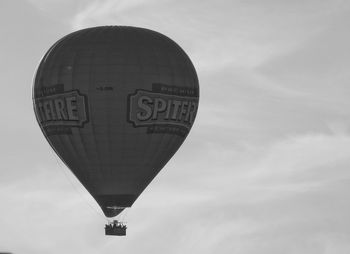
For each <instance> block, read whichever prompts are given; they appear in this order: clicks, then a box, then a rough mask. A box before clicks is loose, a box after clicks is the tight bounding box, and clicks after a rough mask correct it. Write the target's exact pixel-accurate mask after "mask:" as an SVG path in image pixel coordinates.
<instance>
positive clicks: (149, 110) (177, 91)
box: [128, 83, 198, 136]
mask: <svg viewBox="0 0 350 254" xmlns="http://www.w3.org/2000/svg"><path fill="white" fill-rule="evenodd" d="M128 105H129V110H128V120H129V122H131V123H132V124H133V126H134V127H147V133H172V134H176V135H180V136H186V135H187V133H188V132H189V130H190V129H191V127H192V124H193V122H194V119H195V117H196V113H197V108H198V90H195V89H193V88H187V87H177V86H176V87H175V86H168V85H164V84H159V83H156V84H153V85H152V91H147V90H136V92H135V93H133V94H130V95H129V97H128Z"/></svg>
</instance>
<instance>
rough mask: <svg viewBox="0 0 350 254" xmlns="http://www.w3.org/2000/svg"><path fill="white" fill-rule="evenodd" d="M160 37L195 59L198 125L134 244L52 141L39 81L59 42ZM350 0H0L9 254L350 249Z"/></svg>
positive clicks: (151, 193)
mask: <svg viewBox="0 0 350 254" xmlns="http://www.w3.org/2000/svg"><path fill="white" fill-rule="evenodd" d="M99 25H129V26H139V27H145V28H149V29H152V30H155V31H158V32H161V33H163V34H165V35H167V36H168V37H170V38H172V39H173V40H174V41H176V42H177V43H178V44H179V45H180V46H181V47H182V48H183V49H184V50H185V51H186V52H187V54H188V55H189V57H190V58H191V59H192V61H193V64H194V66H195V67H196V69H197V73H198V76H199V81H200V89H201V90H200V92H201V94H200V106H199V112H198V115H197V119H196V122H195V125H194V126H193V128H192V130H191V133H190V135H189V136H188V138H187V140H186V142H185V143H184V144H183V146H182V147H181V149H180V150H179V151H178V152H177V154H176V155H175V156H174V157H173V158H172V159H171V160H170V161H169V163H168V164H167V165H166V166H165V168H164V169H163V170H162V171H161V173H160V174H159V175H158V176H157V177H156V178H155V180H154V181H153V182H152V184H151V185H150V186H149V187H148V188H147V189H146V191H144V192H143V193H142V195H141V196H140V197H139V199H138V200H137V201H136V202H135V204H134V205H133V207H132V208H131V209H129V210H128V211H127V212H126V214H124V215H122V216H123V219H125V220H126V221H127V223H128V232H127V236H126V237H106V236H105V235H104V229H103V227H104V223H105V222H106V221H105V219H104V218H103V216H102V212H101V210H99V207H98V205H97V204H96V203H95V201H94V200H93V199H92V198H91V197H90V196H89V195H88V193H87V192H86V191H85V190H84V188H83V187H82V186H81V185H80V183H79V182H78V181H77V180H76V179H75V178H74V177H73V175H72V174H71V173H70V171H69V170H68V169H67V168H66V167H65V165H64V164H63V163H62V162H60V161H59V159H58V158H57V156H56V155H55V154H54V153H53V151H51V149H50V147H49V145H48V144H47V142H46V140H45V139H44V137H43V135H42V133H41V131H40V129H39V127H38V125H37V123H36V120H35V116H34V113H33V107H32V98H31V96H32V95H31V89H32V79H33V75H34V72H35V70H36V67H37V65H38V63H39V61H40V59H41V57H42V55H43V54H44V53H45V52H46V51H47V50H48V48H49V47H50V46H51V45H52V44H53V43H54V42H55V41H57V40H58V39H60V38H61V37H63V36H64V35H66V34H68V33H70V32H73V31H76V30H79V29H82V28H86V27H91V26H99ZM349 25H350V3H349V1H345V0H344V1H342V0H328V1H326V0H322V1H320V0H317V1H316V0H306V1H287V0H279V1H277V0H264V1H260V0H246V1H238V0H232V1H228V0H216V1H209V0H200V1H199V0H187V1H181V0H180V1H179V0H120V1H118V0H100V1H98V0H80V1H79V0H76V1H72V0H16V1H12V0H1V1H0V31H1V35H0V79H1V82H2V85H1V87H2V89H3V92H2V93H0V102H1V107H0V114H1V118H0V119H1V120H0V121H1V124H0V133H1V143H0V152H1V162H2V163H1V166H0V200H1V205H0V208H1V209H0V252H1V251H3V252H12V253H13V254H41V253H42V254H44V253H45V254H48V253H49V254H51V253H52V254H56V253H57V254H58V253H67V254H69V253H86V254H95V253H106V254H112V253H117V252H118V253H131V254H133V253H140V252H141V251H142V252H145V253H155V254H157V253H168V254H178V253H181V254H183V253H201V254H212V253H221V254H226V253H227V254H229V253H230V254H236V253H237V254H238V253H239V254H253V253H254V254H255V253H259V254H265V253H266V254H280V253H285V254H304V253H305V254H306V253H307V254H313V253H315V254H316V253H317V254H334V253H337V254H342V253H346V254H347V253H349V252H350V218H349V216H350V170H349V168H350V101H349V99H348V98H349V96H350V86H349V80H350V72H349V71H348V68H349V66H350V51H349V45H350V34H349Z"/></svg>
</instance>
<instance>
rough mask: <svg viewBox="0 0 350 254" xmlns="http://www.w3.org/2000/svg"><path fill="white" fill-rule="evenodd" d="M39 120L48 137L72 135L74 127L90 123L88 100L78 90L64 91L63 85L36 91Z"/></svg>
mask: <svg viewBox="0 0 350 254" xmlns="http://www.w3.org/2000/svg"><path fill="white" fill-rule="evenodd" d="M36 96H37V97H36V98H35V105H36V109H37V118H38V120H39V122H40V124H41V126H42V127H43V128H44V129H45V132H46V134H47V135H56V134H71V133H72V129H71V128H72V127H79V128H81V127H83V126H84V124H85V123H86V122H88V114H87V98H86V96H84V95H82V94H80V93H79V91H78V90H71V91H64V85H63V84H57V85H54V86H51V87H43V88H41V89H40V91H36Z"/></svg>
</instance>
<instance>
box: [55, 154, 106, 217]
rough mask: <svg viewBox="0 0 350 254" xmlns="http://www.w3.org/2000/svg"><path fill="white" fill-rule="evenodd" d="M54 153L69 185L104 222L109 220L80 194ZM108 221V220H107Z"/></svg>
mask: <svg viewBox="0 0 350 254" xmlns="http://www.w3.org/2000/svg"><path fill="white" fill-rule="evenodd" d="M51 152H52V153H53V156H54V157H55V160H56V162H57V164H58V165H59V168H60V169H61V171H63V174H64V175H65V177H66V178H67V179H68V181H69V183H70V184H71V185H72V187H73V188H74V189H75V191H76V192H78V193H79V195H80V197H81V198H82V199H83V200H84V201H85V202H86V203H87V205H88V206H90V208H92V209H93V210H94V211H95V212H96V213H97V214H98V215H99V216H101V217H102V218H103V219H104V220H107V218H106V217H105V216H103V215H102V214H101V213H100V212H99V211H97V210H96V208H95V207H93V206H92V205H91V204H90V203H89V201H88V200H87V199H86V197H85V196H84V195H83V194H82V193H81V192H80V190H79V189H78V187H77V186H76V185H74V183H73V181H72V180H71V179H70V178H69V176H68V174H67V173H66V172H65V169H64V168H63V167H62V164H61V163H60V161H59V160H58V159H57V155H56V154H55V153H54V152H53V151H51ZM107 221H108V220H107Z"/></svg>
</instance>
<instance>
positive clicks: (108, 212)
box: [103, 206, 126, 218]
mask: <svg viewBox="0 0 350 254" xmlns="http://www.w3.org/2000/svg"><path fill="white" fill-rule="evenodd" d="M125 208H126V207H120V206H107V207H105V208H104V209H103V213H104V214H105V216H106V217H108V218H113V217H116V216H117V215H119V214H120V213H121V212H122V211H123V210H124V209H125Z"/></svg>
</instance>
